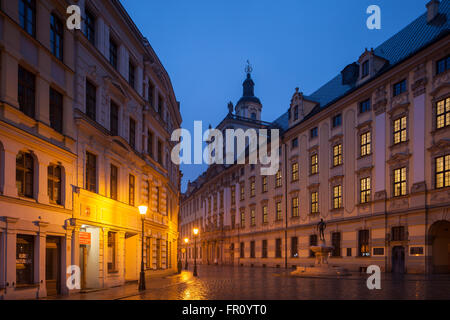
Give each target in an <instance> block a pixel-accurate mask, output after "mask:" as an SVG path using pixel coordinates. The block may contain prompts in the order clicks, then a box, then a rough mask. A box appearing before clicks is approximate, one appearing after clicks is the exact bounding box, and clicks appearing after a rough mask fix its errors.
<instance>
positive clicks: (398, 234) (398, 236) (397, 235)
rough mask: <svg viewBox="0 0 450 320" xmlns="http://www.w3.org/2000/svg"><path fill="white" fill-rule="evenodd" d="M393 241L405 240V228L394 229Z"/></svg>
mask: <svg viewBox="0 0 450 320" xmlns="http://www.w3.org/2000/svg"><path fill="white" fill-rule="evenodd" d="M391 240H392V241H404V240H405V227H403V226H400V227H392V235H391Z"/></svg>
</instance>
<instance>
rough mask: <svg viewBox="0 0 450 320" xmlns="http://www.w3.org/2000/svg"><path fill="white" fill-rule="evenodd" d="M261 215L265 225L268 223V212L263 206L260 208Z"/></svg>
mask: <svg viewBox="0 0 450 320" xmlns="http://www.w3.org/2000/svg"><path fill="white" fill-rule="evenodd" d="M262 213H263V219H262V220H263V223H267V222H269V216H268V211H267V206H263V208H262Z"/></svg>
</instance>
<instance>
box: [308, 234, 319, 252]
mask: <svg viewBox="0 0 450 320" xmlns="http://www.w3.org/2000/svg"><path fill="white" fill-rule="evenodd" d="M309 246H310V247H311V246H317V234H311V235H310V236H309ZM315 256H316V254H315V253H314V251H312V250H309V257H310V258H314V257H315Z"/></svg>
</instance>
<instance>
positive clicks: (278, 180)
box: [275, 170, 283, 188]
mask: <svg viewBox="0 0 450 320" xmlns="http://www.w3.org/2000/svg"><path fill="white" fill-rule="evenodd" d="M282 184H283V181H282V175H281V170H278V172H277V174H276V176H275V187H277V188H279V187H281V186H282Z"/></svg>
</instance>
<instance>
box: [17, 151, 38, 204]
mask: <svg viewBox="0 0 450 320" xmlns="http://www.w3.org/2000/svg"><path fill="white" fill-rule="evenodd" d="M33 180H34V159H33V156H32V155H31V154H30V153H23V152H20V153H19V154H18V155H17V158H16V186H17V191H18V193H19V196H20V197H26V198H33V186H34V182H33Z"/></svg>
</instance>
